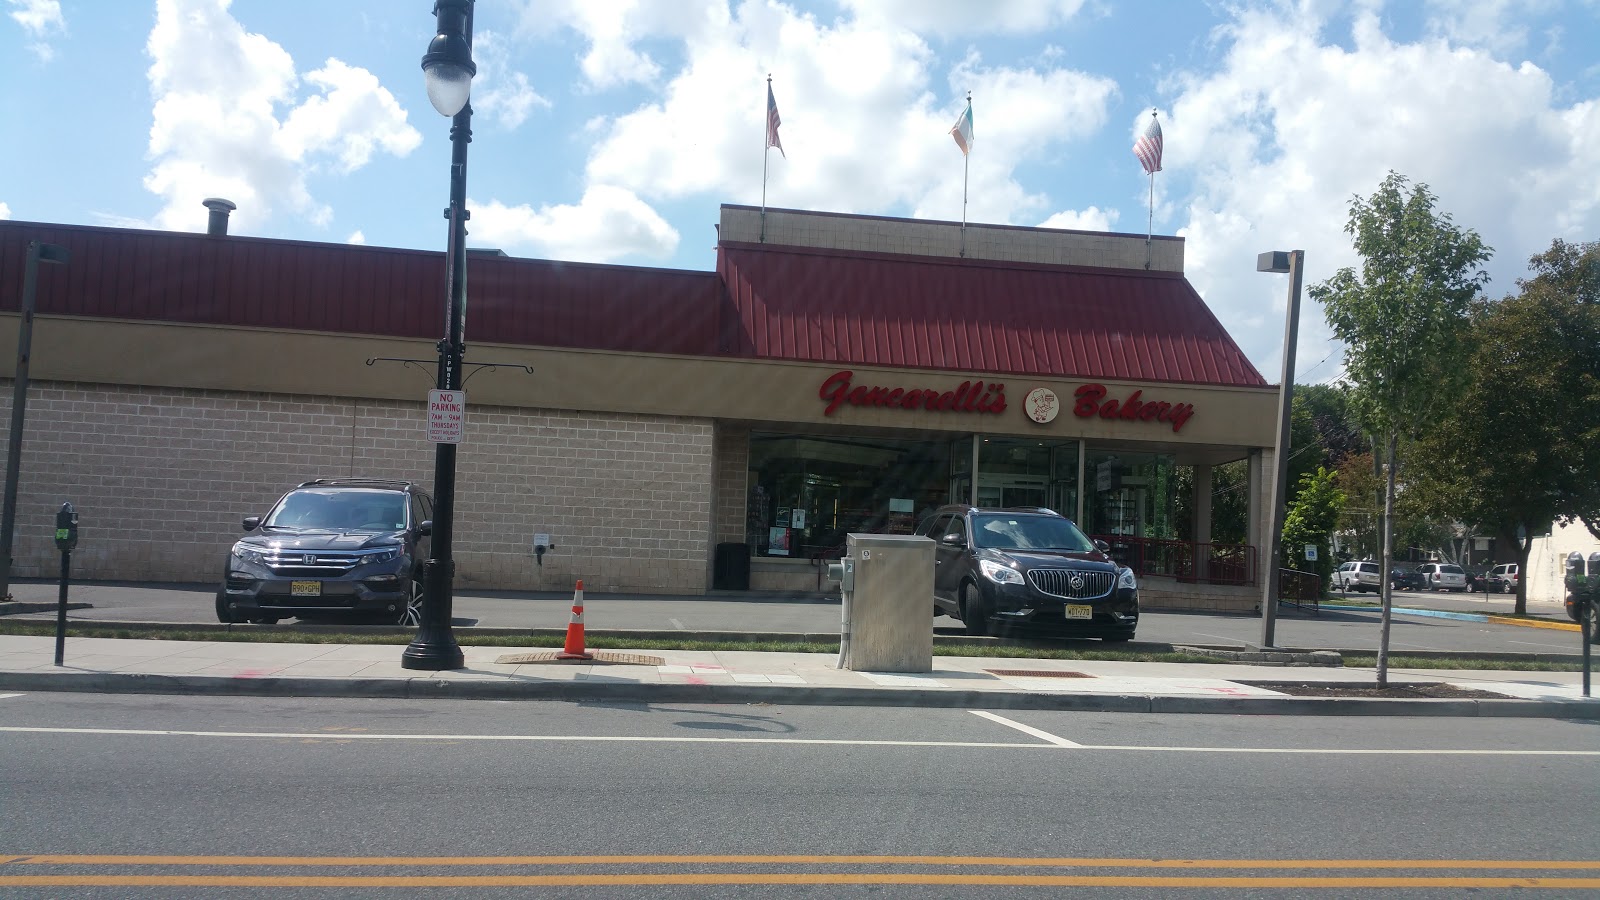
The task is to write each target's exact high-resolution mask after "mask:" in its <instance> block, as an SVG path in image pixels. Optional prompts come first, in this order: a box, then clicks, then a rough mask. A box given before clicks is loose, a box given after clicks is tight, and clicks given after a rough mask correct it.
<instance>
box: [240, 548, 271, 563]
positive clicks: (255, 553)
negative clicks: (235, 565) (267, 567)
mask: <svg viewBox="0 0 1600 900" xmlns="http://www.w3.org/2000/svg"><path fill="white" fill-rule="evenodd" d="M233 558H234V559H237V560H241V561H243V562H248V563H256V564H257V565H264V564H265V563H266V561H267V551H266V550H265V549H262V548H260V547H252V546H250V545H249V544H234V545H233Z"/></svg>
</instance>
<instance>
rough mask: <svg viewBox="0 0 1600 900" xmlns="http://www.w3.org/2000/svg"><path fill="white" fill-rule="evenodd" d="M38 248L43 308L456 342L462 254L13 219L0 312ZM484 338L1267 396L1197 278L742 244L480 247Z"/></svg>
mask: <svg viewBox="0 0 1600 900" xmlns="http://www.w3.org/2000/svg"><path fill="white" fill-rule="evenodd" d="M30 240H43V241H48V242H50V243H56V244H61V245H63V246H65V247H66V248H67V249H68V250H69V251H70V253H71V254H72V259H71V262H70V263H69V264H68V265H65V266H44V267H41V272H40V273H39V281H38V292H37V299H38V309H39V312H40V313H42V314H55V315H75V316H103V317H109V318H119V319H138V320H151V321H167V322H191V323H204V324H217V325H240V326H247V327H258V328H281V329H286V330H305V331H325V332H344V333H354V334H379V335H391V336H396V337H411V338H424V339H429V340H436V339H437V338H438V337H439V336H440V334H441V332H442V331H443V324H444V303H445V279H444V254H443V253H441V252H437V251H419V250H397V249H390V248H383V247H363V246H353V245H347V244H325V243H312V242H304V241H282V240H271V239H265V238H252V237H242V236H232V235H230V236H222V237H212V236H209V235H205V234H194V233H186V232H161V231H134V230H128V229H117V228H95V227H85V226H72V225H47V224H39V223H30V222H15V221H0V309H10V310H15V309H17V308H18V304H19V300H20V292H21V285H22V269H23V260H24V257H25V254H26V250H27V242H28V241H30ZM467 269H468V274H467V294H468V303H467V335H466V336H467V341H468V343H469V344H470V343H472V342H474V341H493V342H495V343H507V344H524V345H531V346H548V347H570V348H580V349H594V350H614V351H623V352H639V353H671V354H680V355H686V356H731V357H739V358H751V359H789V360H803V361H814V362H828V363H837V364H841V365H873V366H906V367H916V368H931V369H950V370H955V371H958V372H962V373H972V372H982V373H995V374H1017V375H1035V376H1043V377H1067V378H1104V379H1119V380H1132V381H1175V382H1193V383H1204V384H1220V385H1249V386H1264V385H1265V384H1266V382H1265V381H1264V380H1263V379H1262V377H1261V375H1260V374H1259V373H1257V372H1256V370H1255V368H1254V367H1253V366H1251V365H1250V362H1249V360H1248V359H1246V358H1245V356H1244V354H1243V353H1241V352H1240V350H1239V348H1238V346H1237V345H1235V344H1234V343H1233V340H1232V339H1231V338H1229V337H1228V334H1227V332H1225V331H1224V330H1223V329H1222V326H1221V325H1220V324H1218V322H1217V320H1216V318H1215V317H1213V316H1212V315H1211V311H1210V310H1209V309H1208V308H1207V307H1206V305H1205V303H1204V301H1202V300H1201V299H1200V297H1199V296H1198V295H1197V294H1195V292H1194V290H1193V288H1191V287H1190V286H1189V284H1188V282H1187V281H1185V280H1184V279H1183V277H1182V276H1181V275H1176V274H1171V273H1161V272H1144V271H1128V270H1119V269H1094V268H1082V267H1072V266H1046V265H1028V264H1019V263H999V262H986V261H974V260H961V259H946V258H938V257H926V256H897V255H888V254H876V253H855V252H849V251H840V250H813V249H808V248H800V247H775V246H771V245H765V244H739V243H724V244H723V245H722V246H721V247H720V249H719V256H718V271H717V272H715V273H713V272H689V271H681V270H671V269H650V268H637V267H632V266H612V265H592V264H586V263H565V262H554V261H549V260H533V259H519V258H513V257H504V256H497V255H490V254H485V253H473V254H471V255H470V256H469V258H468V263H467Z"/></svg>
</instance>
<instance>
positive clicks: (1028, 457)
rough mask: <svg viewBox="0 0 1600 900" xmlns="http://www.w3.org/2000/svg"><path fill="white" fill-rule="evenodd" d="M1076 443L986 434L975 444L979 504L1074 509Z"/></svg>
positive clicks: (1071, 513)
mask: <svg viewBox="0 0 1600 900" xmlns="http://www.w3.org/2000/svg"><path fill="white" fill-rule="evenodd" d="M1077 485H1078V442H1077V441H1030V440H1023V439H1019V438H1000V437H986V438H983V439H981V441H980V444H979V447H978V505H979V506H995V507H1005V506H1043V507H1046V508H1048V509H1053V510H1055V511H1057V512H1059V513H1061V514H1062V515H1064V516H1067V517H1069V518H1072V517H1075V516H1076V515H1077V509H1078V492H1077Z"/></svg>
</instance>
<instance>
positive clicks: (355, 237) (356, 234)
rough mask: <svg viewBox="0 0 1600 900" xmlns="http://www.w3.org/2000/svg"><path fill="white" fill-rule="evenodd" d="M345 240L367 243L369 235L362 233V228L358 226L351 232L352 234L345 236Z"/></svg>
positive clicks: (349, 242) (354, 242)
mask: <svg viewBox="0 0 1600 900" xmlns="http://www.w3.org/2000/svg"><path fill="white" fill-rule="evenodd" d="M344 242H345V243H346V244H365V243H366V242H367V236H366V235H365V234H362V233H361V230H360V229H359V228H358V229H356V230H355V231H352V232H350V236H349V237H347V238H345V239H344Z"/></svg>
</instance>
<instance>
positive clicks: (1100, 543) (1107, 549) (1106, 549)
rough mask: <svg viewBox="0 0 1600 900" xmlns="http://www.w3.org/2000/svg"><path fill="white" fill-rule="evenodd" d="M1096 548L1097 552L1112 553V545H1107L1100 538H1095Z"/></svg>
mask: <svg viewBox="0 0 1600 900" xmlns="http://www.w3.org/2000/svg"><path fill="white" fill-rule="evenodd" d="M1094 548H1095V549H1096V550H1099V551H1100V552H1101V553H1110V552H1111V545H1110V544H1108V543H1106V542H1105V541H1102V540H1100V539H1099V538H1095V539H1094Z"/></svg>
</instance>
